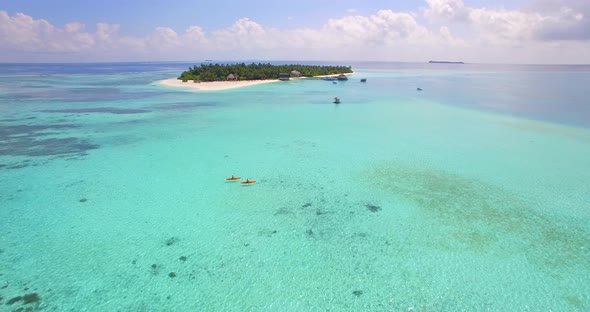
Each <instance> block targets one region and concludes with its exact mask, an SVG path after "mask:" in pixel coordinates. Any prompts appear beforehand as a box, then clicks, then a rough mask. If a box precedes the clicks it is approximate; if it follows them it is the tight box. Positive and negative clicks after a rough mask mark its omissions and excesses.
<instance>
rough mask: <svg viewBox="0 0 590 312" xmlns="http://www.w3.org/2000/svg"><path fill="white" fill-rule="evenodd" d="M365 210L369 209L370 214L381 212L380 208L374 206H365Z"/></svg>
mask: <svg viewBox="0 0 590 312" xmlns="http://www.w3.org/2000/svg"><path fill="white" fill-rule="evenodd" d="M367 209H369V211H370V212H378V211H380V210H381V207H379V206H375V205H367Z"/></svg>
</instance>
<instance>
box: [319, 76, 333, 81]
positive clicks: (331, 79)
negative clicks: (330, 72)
mask: <svg viewBox="0 0 590 312" xmlns="http://www.w3.org/2000/svg"><path fill="white" fill-rule="evenodd" d="M322 80H326V81H334V80H336V77H332V76H329V77H322Z"/></svg>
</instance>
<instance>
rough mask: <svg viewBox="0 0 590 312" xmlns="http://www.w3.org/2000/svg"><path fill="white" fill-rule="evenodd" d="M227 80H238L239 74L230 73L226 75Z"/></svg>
mask: <svg viewBox="0 0 590 312" xmlns="http://www.w3.org/2000/svg"><path fill="white" fill-rule="evenodd" d="M225 80H238V76H236V75H234V74H229V75H227V77H225Z"/></svg>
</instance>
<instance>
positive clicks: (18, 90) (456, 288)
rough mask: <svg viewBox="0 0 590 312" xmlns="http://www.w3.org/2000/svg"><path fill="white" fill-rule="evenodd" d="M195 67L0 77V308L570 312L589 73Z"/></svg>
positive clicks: (588, 228) (588, 253)
mask: <svg viewBox="0 0 590 312" xmlns="http://www.w3.org/2000/svg"><path fill="white" fill-rule="evenodd" d="M287 63H293V62H287ZM304 63H310V62H304ZM195 64H196V63H182V62H167V63H97V64H0V311H17V310H18V309H19V308H23V309H28V310H27V311H590V100H589V99H588V86H590V66H556V65H552V66H543V65H477V64H464V65H457V64H418V63H416V64H411V63H367V62H357V63H352V64H340V63H338V64H335V63H325V64H326V65H351V66H352V68H353V70H354V71H355V73H354V74H353V75H351V76H350V79H349V80H348V81H344V82H336V83H332V82H331V81H324V80H320V79H300V80H292V81H288V82H278V83H270V84H264V85H257V86H252V87H246V88H241V89H232V90H225V91H215V92H194V91H187V90H181V89H174V88H167V87H162V86H159V85H157V84H155V83H154V82H155V81H157V80H160V79H166V78H171V77H177V76H178V75H179V74H180V72H181V71H183V70H185V69H187V68H188V67H189V66H193V65H195ZM313 64H320V63H313ZM361 78H366V79H367V82H366V83H361V82H360V79H361ZM418 87H419V88H422V89H423V90H422V91H418V90H417V88H418ZM336 96H337V97H339V98H340V99H341V100H342V103H341V104H339V105H335V104H333V103H332V100H333V98H334V97H336ZM231 175H236V176H241V177H242V179H253V180H256V181H257V182H256V184H253V185H249V186H244V185H241V184H240V183H239V182H227V181H226V180H225V178H226V177H229V176H231ZM19 311H22V310H19Z"/></svg>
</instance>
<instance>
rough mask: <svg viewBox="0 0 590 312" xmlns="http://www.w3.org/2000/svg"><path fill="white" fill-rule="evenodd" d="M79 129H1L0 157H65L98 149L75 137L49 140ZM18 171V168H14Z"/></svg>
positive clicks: (23, 126)
mask: <svg viewBox="0 0 590 312" xmlns="http://www.w3.org/2000/svg"><path fill="white" fill-rule="evenodd" d="M75 128H79V126H78V125H72V124H60V125H11V126H2V127H0V141H4V142H5V143H4V144H2V145H0V155H2V156H64V155H70V154H80V155H83V154H85V152H86V151H88V150H93V149H97V148H98V145H97V144H93V143H90V142H89V141H87V140H84V139H79V138H75V137H61V138H47V136H49V135H56V134H59V135H63V134H64V132H63V131H66V130H70V129H75ZM12 169H16V168H12Z"/></svg>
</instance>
